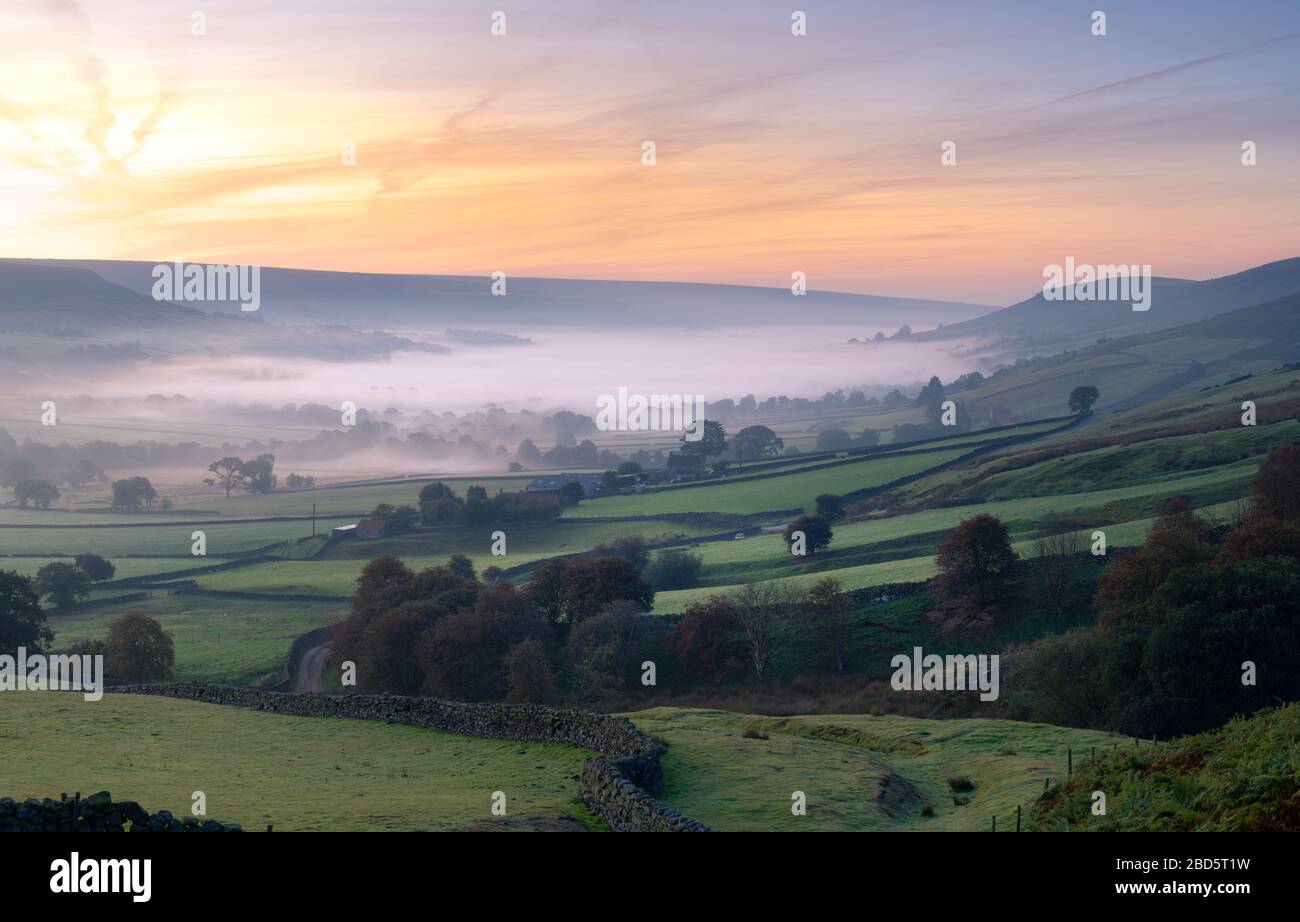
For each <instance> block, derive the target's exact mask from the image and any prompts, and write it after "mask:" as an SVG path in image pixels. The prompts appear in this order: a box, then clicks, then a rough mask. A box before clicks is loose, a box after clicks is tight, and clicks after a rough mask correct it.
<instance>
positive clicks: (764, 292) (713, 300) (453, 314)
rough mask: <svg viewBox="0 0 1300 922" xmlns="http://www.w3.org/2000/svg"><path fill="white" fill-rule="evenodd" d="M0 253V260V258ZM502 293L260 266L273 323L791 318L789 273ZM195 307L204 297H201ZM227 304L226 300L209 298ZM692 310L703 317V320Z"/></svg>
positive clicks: (852, 305) (887, 301) (136, 275)
mask: <svg viewBox="0 0 1300 922" xmlns="http://www.w3.org/2000/svg"><path fill="white" fill-rule="evenodd" d="M2 262H3V261H0V263H2ZM39 262H41V263H42V264H44V265H50V266H62V267H75V268H77V269H80V270H83V271H91V272H94V273H96V274H98V275H99V276H100V277H102V278H104V279H106V280H108V281H109V282H111V283H113V284H114V285H117V286H121V287H123V288H126V289H129V290H133V291H136V292H139V293H142V294H145V295H147V294H148V293H149V291H150V286H151V285H152V279H151V277H150V274H149V273H150V271H151V270H152V268H153V266H154V264H153V263H148V262H127V261H113V260H48V261H39ZM507 284H508V287H507V293H508V295H509V296H508V297H495V296H493V294H492V292H491V290H490V281H489V279H486V278H483V277H479V276H448V275H386V274H382V275H381V274H374V273H363V272H323V271H313V270H307V269H279V268H271V267H268V268H264V269H263V270H262V290H263V298H262V304H263V308H262V311H263V313H264V314H265V316H266V317H267V318H268V319H271V320H274V321H277V322H302V323H313V324H318V323H325V324H328V323H342V324H353V323H356V322H357V307H358V305H359V304H364V305H365V323H366V324H367V325H375V324H380V325H389V326H397V327H401V328H405V329H409V328H412V327H417V326H423V327H425V328H427V329H440V328H442V327H444V326H458V325H474V326H476V325H481V324H489V325H501V324H522V325H526V326H528V327H534V326H538V325H543V326H583V327H597V328H599V327H608V326H624V325H628V324H635V325H636V326H638V327H643V326H646V325H651V326H687V327H700V326H710V327H715V326H729V325H739V326H750V325H754V324H785V323H791V322H792V321H793V320H794V318H793V317H792V313H793V311H792V308H791V300H790V299H791V294H790V289H789V287H788V286H789V280H788V277H777V278H774V279H773V284H774V285H776V286H778V287H773V288H755V287H746V286H740V285H706V284H693V283H683V282H625V281H604V280H592V279H545V278H509V279H508V282H507ZM200 306H204V305H200ZM211 309H213V310H228V309H229V305H212V306H211ZM992 309H993V308H992V307H990V306H987V305H981V304H963V303H959V302H953V301H932V300H925V299H918V298H891V297H882V296H878V295H857V294H842V293H837V292H822V291H809V292H808V294H807V295H806V296H805V297H803V298H802V300H801V301H800V302H799V309H798V317H797V322H799V323H803V324H815V323H823V324H831V323H833V324H862V325H863V326H864V327H865V326H870V327H872V328H873V329H874V328H882V329H894V328H897V327H898V326H901V325H902V324H904V323H907V324H911V325H912V326H913V327H916V328H922V327H926V326H937V325H938V324H941V323H954V322H957V321H961V320H966V319H969V318H971V317H977V316H979V315H981V314H984V313H987V312H988V311H990V310H992ZM701 318H707V320H703V319H701Z"/></svg>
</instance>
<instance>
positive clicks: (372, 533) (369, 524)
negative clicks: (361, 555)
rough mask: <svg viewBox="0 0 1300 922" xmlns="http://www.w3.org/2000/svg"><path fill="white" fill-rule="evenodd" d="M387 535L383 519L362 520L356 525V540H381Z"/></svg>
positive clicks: (386, 524) (386, 527)
mask: <svg viewBox="0 0 1300 922" xmlns="http://www.w3.org/2000/svg"><path fill="white" fill-rule="evenodd" d="M386 534H388V523H387V522H385V521H384V520H383V519H362V520H361V521H360V522H358V523H357V537H358V538H363V539H364V538H382V537H383V536H384V535H386Z"/></svg>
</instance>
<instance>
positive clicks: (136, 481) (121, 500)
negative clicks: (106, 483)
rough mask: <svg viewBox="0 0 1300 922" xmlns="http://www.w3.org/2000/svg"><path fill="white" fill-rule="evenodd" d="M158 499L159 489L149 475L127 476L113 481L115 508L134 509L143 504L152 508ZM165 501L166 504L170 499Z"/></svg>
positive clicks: (113, 502)
mask: <svg viewBox="0 0 1300 922" xmlns="http://www.w3.org/2000/svg"><path fill="white" fill-rule="evenodd" d="M157 500H158V491H157V490H155V489H154V486H153V484H152V483H150V482H149V478H148V477H126V478H123V479H122V480H114V481H113V499H112V504H113V508H114V509H121V510H124V511H134V510H136V509H139V508H140V507H141V506H144V507H145V508H146V509H152V508H153V504H154V503H155V502H156V501H157ZM163 502H164V505H166V504H167V502H168V501H166V500H164V501H163Z"/></svg>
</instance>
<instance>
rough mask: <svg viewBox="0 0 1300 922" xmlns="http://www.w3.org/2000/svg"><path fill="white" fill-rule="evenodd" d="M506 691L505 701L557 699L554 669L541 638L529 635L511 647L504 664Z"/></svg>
mask: <svg viewBox="0 0 1300 922" xmlns="http://www.w3.org/2000/svg"><path fill="white" fill-rule="evenodd" d="M503 665H504V667H505V673H506V685H507V686H508V689H509V690H508V691H507V693H506V700H507V701H511V702H517V703H527V704H549V703H551V702H552V701H554V700H555V698H556V685H555V670H554V668H553V667H552V666H551V659H550V657H549V656H547V654H546V647H545V646H543V645H542V642H541V641H540V640H537V639H536V638H529V639H528V640H523V641H520V642H519V643H517V644H515V645H514V646H513V647H511V648H510V652H509V653H507V654H506V656H505V661H504V663H503Z"/></svg>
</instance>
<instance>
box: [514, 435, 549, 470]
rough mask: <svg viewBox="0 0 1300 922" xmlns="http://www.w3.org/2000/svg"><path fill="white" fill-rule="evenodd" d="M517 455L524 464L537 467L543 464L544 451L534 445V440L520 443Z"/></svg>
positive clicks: (525, 440)
mask: <svg viewBox="0 0 1300 922" xmlns="http://www.w3.org/2000/svg"><path fill="white" fill-rule="evenodd" d="M515 454H516V455H517V456H518V458H519V460H520V461H522V462H523V463H524V464H533V465H537V464H541V463H542V451H541V449H540V448H538V447H537V446H536V445H534V444H533V440H532V439H524V440H523V441H522V442H520V443H519V447H518V448H517V449H516V450H515Z"/></svg>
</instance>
